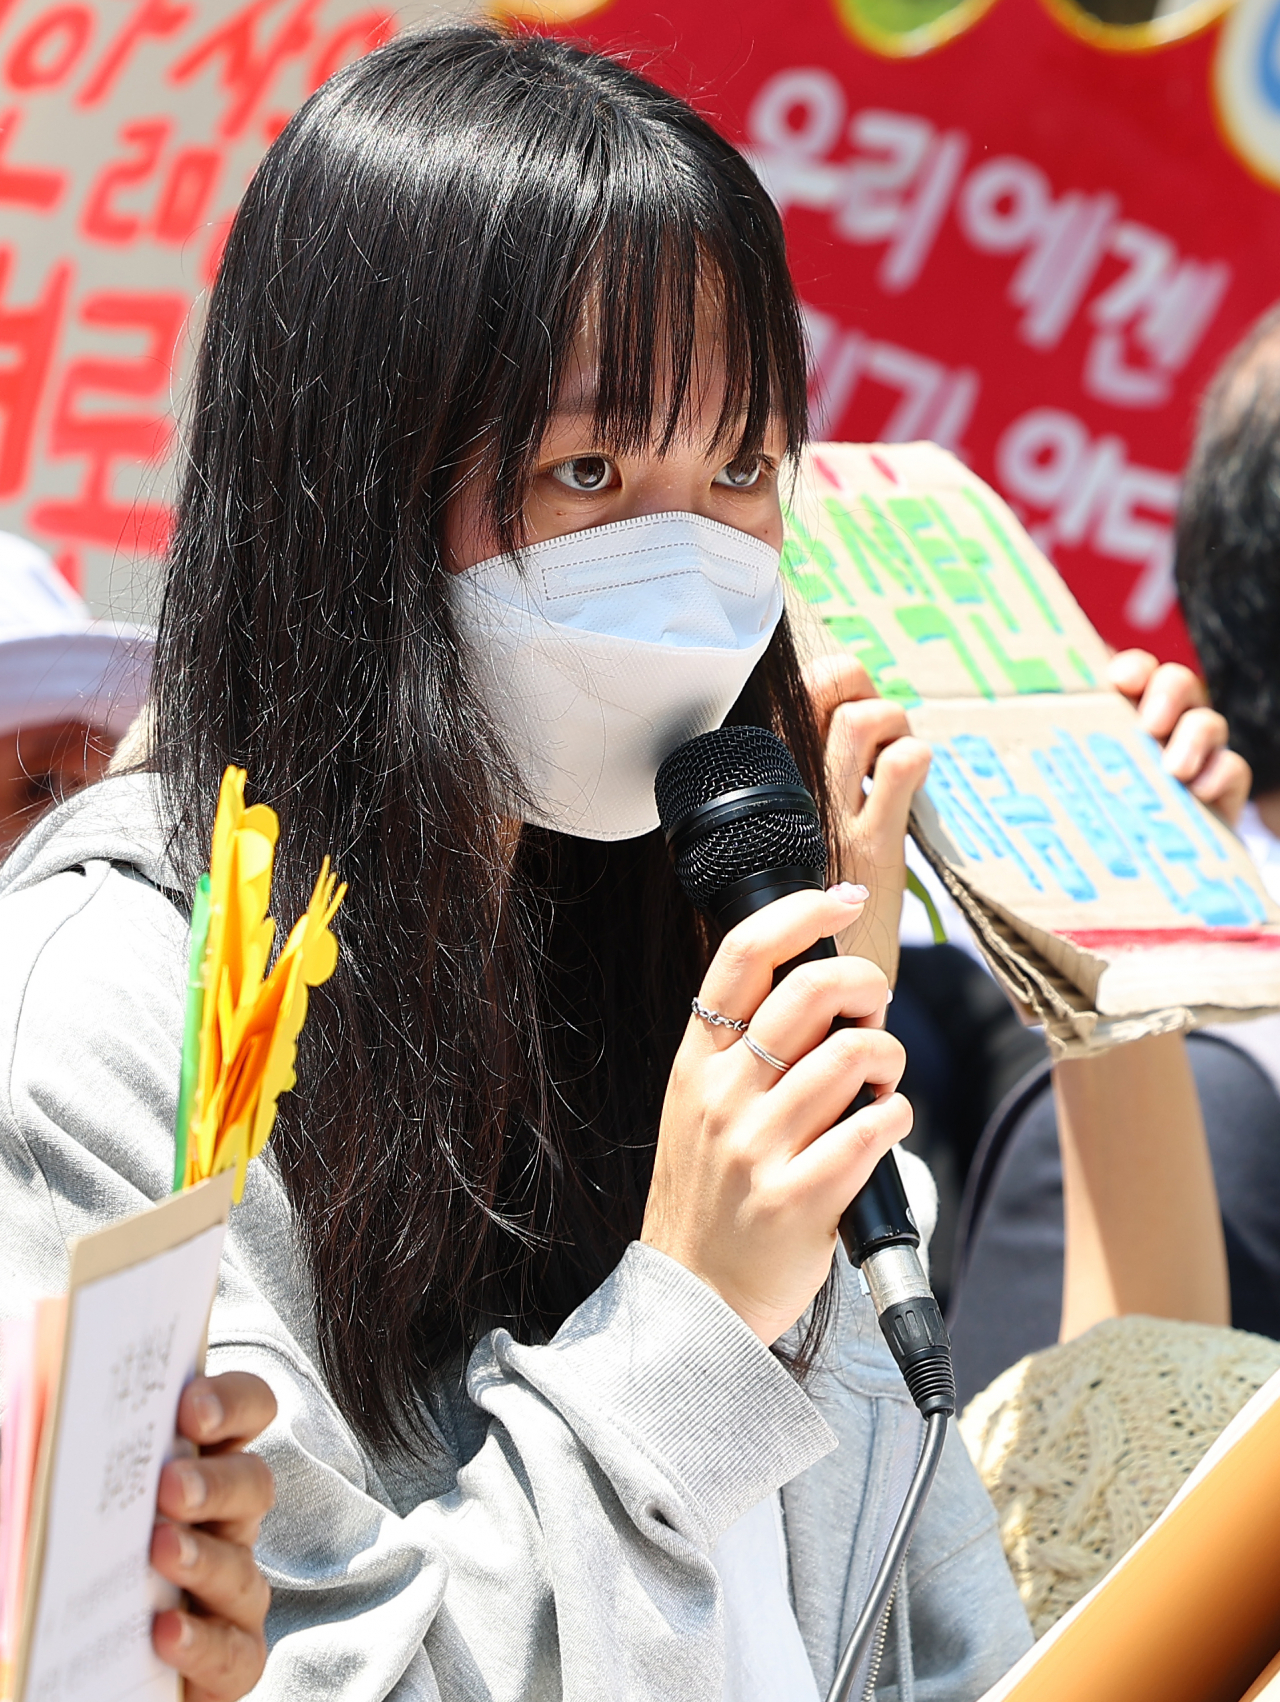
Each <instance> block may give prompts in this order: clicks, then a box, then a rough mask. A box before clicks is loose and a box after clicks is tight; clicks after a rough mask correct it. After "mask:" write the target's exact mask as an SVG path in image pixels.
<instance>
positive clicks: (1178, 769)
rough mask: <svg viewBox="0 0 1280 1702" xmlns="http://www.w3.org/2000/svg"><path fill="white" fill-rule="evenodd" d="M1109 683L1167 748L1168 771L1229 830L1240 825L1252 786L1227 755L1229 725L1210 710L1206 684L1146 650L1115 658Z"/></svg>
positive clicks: (1236, 759) (1238, 760)
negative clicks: (1219, 817)
mask: <svg viewBox="0 0 1280 1702" xmlns="http://www.w3.org/2000/svg"><path fill="white" fill-rule="evenodd" d="M1108 674H1109V677H1110V680H1111V683H1112V685H1113V686H1115V688H1116V689H1117V691H1120V692H1123V694H1124V695H1125V697H1127V698H1128V699H1129V701H1130V703H1132V704H1133V705H1134V707H1135V708H1136V709H1137V711H1138V718H1139V720H1140V721H1141V722H1142V725H1143V727H1144V728H1145V729H1146V730H1147V732H1148V733H1150V734H1151V737H1152V738H1153V739H1156V740H1158V742H1159V743H1160V744H1161V745H1163V746H1164V765H1165V767H1166V769H1168V771H1169V773H1170V774H1172V775H1173V777H1174V779H1175V780H1181V781H1183V782H1184V784H1185V785H1187V786H1189V787H1190V789H1191V791H1192V792H1193V793H1194V794H1195V796H1196V797H1197V798H1199V800H1200V802H1201V803H1202V804H1207V805H1208V806H1209V808H1210V809H1211V810H1214V811H1216V812H1217V814H1218V815H1220V816H1221V817H1222V819H1223V820H1224V821H1225V822H1226V823H1227V824H1228V826H1230V827H1234V826H1235V825H1236V823H1237V822H1238V821H1239V820H1240V813H1241V811H1242V810H1243V809H1244V806H1245V803H1246V802H1247V800H1248V797H1249V789H1250V787H1251V786H1252V785H1253V772H1252V770H1251V769H1250V767H1249V764H1248V763H1247V762H1246V761H1245V760H1244V758H1243V757H1242V756H1238V755H1237V754H1236V752H1235V751H1231V750H1228V749H1227V723H1226V721H1225V720H1224V718H1223V717H1222V716H1221V715H1219V714H1218V712H1217V711H1216V710H1214V709H1210V708H1209V706H1208V705H1209V694H1208V692H1207V691H1206V689H1205V684H1204V681H1203V680H1202V679H1200V678H1199V677H1198V676H1197V675H1196V674H1193V673H1192V671H1191V669H1190V668H1184V667H1183V666H1182V664H1181V663H1180V662H1164V663H1160V662H1157V661H1156V659H1155V657H1154V656H1152V655H1151V654H1150V652H1149V651H1146V650H1121V651H1118V652H1117V653H1116V655H1114V656H1113V657H1112V658H1111V666H1110V668H1109V669H1108Z"/></svg>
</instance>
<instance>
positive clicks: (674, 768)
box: [654, 727, 827, 910]
mask: <svg viewBox="0 0 1280 1702" xmlns="http://www.w3.org/2000/svg"><path fill="white" fill-rule="evenodd" d="M747 786H799V787H803V786H804V781H803V779H802V778H801V776H800V770H799V769H798V768H797V767H796V762H795V758H794V757H793V756H792V754H791V752H790V751H789V750H788V749H787V747H786V746H785V745H784V744H783V742H782V740H781V739H780V738H778V736H777V734H776V733H771V732H769V731H768V729H767V728H764V727H717V728H716V730H715V731H714V732H711V733H704V734H703V735H702V736H701V738H697V739H690V740H689V741H688V742H687V743H686V744H683V745H681V746H680V747H679V748H678V749H677V750H674V751H672V753H671V755H670V756H669V757H668V758H667V760H666V761H665V762H664V763H663V765H662V767H661V768H660V769H659V770H658V777H657V780H656V782H655V784H654V791H655V793H656V796H657V801H658V815H659V817H660V819H661V821H662V825H663V827H664V829H666V830H667V831H668V832H669V831H670V830H671V828H672V827H673V826H674V825H675V824H676V823H677V822H679V821H682V820H683V819H684V818H685V817H686V816H688V815H689V814H691V813H692V812H693V811H696V810H698V809H702V808H705V807H706V806H707V805H708V804H712V803H714V802H715V800H716V799H717V798H721V797H723V796H724V794H725V793H726V792H736V791H739V790H740V789H742V788H744V787H747ZM784 868H802V869H809V870H812V872H813V875H814V877H815V879H817V880H819V881H821V880H823V879H824V878H825V875H826V870H827V847H826V844H825V842H824V840H823V836H822V825H821V823H820V822H819V821H818V820H817V819H816V817H814V816H812V815H810V814H809V813H808V812H807V811H806V810H798V809H794V808H791V807H789V806H788V805H787V804H786V802H785V801H782V802H780V803H779V806H778V808H777V809H776V810H766V811H764V812H763V813H762V814H760V815H754V816H749V817H747V818H746V819H745V820H743V821H735V822H728V823H726V824H725V826H723V827H711V828H708V829H707V831H706V832H705V833H698V832H696V831H695V832H693V833H690V834H689V835H688V836H687V837H686V838H684V839H683V841H682V843H681V846H680V848H679V849H678V850H677V852H676V854H675V869H676V877H677V879H678V880H679V882H680V885H681V886H682V887H683V888H684V890H685V893H686V895H687V896H688V897H689V899H690V900H691V901H692V902H693V903H694V904H696V905H697V906H698V908H699V909H701V910H708V909H714V907H715V900H716V897H717V896H718V894H720V893H721V892H723V891H724V890H725V888H726V887H729V886H732V885H733V884H734V882H735V881H740V880H745V879H747V877H748V876H750V875H758V874H763V873H764V871H765V870H766V869H784Z"/></svg>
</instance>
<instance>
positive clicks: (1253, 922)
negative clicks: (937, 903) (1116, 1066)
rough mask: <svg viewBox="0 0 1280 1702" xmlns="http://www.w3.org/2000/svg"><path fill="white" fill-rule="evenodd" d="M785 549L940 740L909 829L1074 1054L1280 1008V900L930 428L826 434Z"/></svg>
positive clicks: (867, 658) (981, 936)
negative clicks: (1169, 759) (920, 432)
mask: <svg viewBox="0 0 1280 1702" xmlns="http://www.w3.org/2000/svg"><path fill="white" fill-rule="evenodd" d="M783 570H784V573H785V575H786V578H787V582H788V588H789V593H790V605H791V607H792V609H793V614H794V618H795V619H796V622H797V626H798V630H799V633H800V640H801V644H802V646H803V647H807V648H808V649H810V650H816V649H847V650H852V651H853V653H854V654H855V655H856V656H857V657H858V658H859V659H860V660H861V661H862V662H863V664H864V665H865V666H866V668H867V671H868V672H869V674H870V675H871V677H872V680H873V681H874V683H875V685H876V687H877V689H878V690H879V691H880V693H881V694H882V695H883V696H885V697H889V698H893V699H895V700H896V701H897V702H899V703H901V704H902V705H903V706H904V708H906V709H907V711H908V713H909V717H910V721H911V728H912V731H913V732H914V733H916V734H917V735H918V736H919V737H921V738H923V739H925V740H927V741H928V743H929V744H930V745H931V746H932V747H933V766H932V769H931V771H930V774H929V779H928V782H927V784H926V786H925V789H924V791H923V792H922V793H921V794H920V796H919V798H918V799H917V802H916V806H915V809H914V811H913V815H912V832H913V834H914V836H915V838H916V840H917V842H918V843H919V845H920V847H921V849H922V850H923V852H924V854H925V855H926V856H927V857H928V859H929V861H930V862H931V863H932V865H933V866H934V868H935V869H936V870H937V872H938V875H939V877H940V878H941V879H942V881H943V882H944V884H945V885H946V887H947V889H948V890H949V891H950V892H951V893H952V895H953V896H954V897H955V899H956V902H957V903H958V904H959V905H960V907H961V909H962V910H963V911H964V913H965V915H966V917H967V918H968V920H969V922H970V924H971V926H972V927H973V929H974V932H975V934H976V935H977V937H978V941H979V944H980V945H981V947H982V949H983V951H984V953H985V954H986V957H987V960H988V962H989V963H990V965H991V967H992V970H993V971H994V973H995V974H996V976H997V977H998V979H999V980H1000V981H1001V982H1002V984H1003V985H1004V986H1005V988H1006V990H1007V991H1008V992H1009V993H1010V995H1011V996H1012V998H1013V999H1014V1001H1015V1003H1016V1004H1017V1006H1018V1008H1019V1010H1020V1011H1021V1013H1022V1015H1023V1017H1024V1019H1025V1020H1026V1021H1027V1022H1038V1023H1040V1022H1042V1023H1044V1025H1045V1027H1046V1030H1047V1032H1048V1036H1049V1039H1050V1044H1051V1046H1053V1047H1054V1048H1055V1050H1057V1052H1058V1053H1059V1055H1063V1054H1068V1053H1079V1052H1088V1051H1096V1050H1102V1049H1105V1048H1106V1047H1108V1046H1111V1045H1115V1044H1117V1043H1119V1042H1120V1041H1123V1040H1130V1039H1134V1038H1136V1037H1137V1036H1138V1035H1140V1034H1144V1033H1156V1032H1162V1031H1165V1030H1168V1029H1178V1028H1186V1027H1190V1026H1194V1025H1197V1024H1199V1023H1203V1022H1208V1021H1220V1020H1223V1019H1224V1017H1225V1016H1245V1015H1254V1014H1258V1013H1260V1012H1261V1011H1264V1010H1269V1009H1274V1008H1276V1007H1278V1006H1280V912H1278V911H1277V909H1276V907H1275V906H1274V905H1273V904H1272V902H1271V900H1270V899H1269V898H1268V897H1267V895H1266V892H1265V890H1264V888H1263V886H1262V884H1261V881H1260V880H1259V877H1258V875H1257V873H1256V871H1255V870H1254V868H1253V865H1252V863H1251V862H1250V860H1249V857H1248V855H1247V853H1246V852H1245V851H1244V849H1243V847H1242V846H1241V845H1240V843H1239V841H1238V840H1237V839H1236V837H1235V836H1234V834H1232V833H1231V832H1230V831H1229V830H1228V829H1227V828H1226V827H1225V826H1224V825H1223V823H1222V822H1221V821H1219V819H1218V818H1217V817H1216V816H1214V815H1213V814H1212V813H1211V812H1210V811H1209V810H1207V809H1205V808H1204V806H1203V805H1202V804H1200V803H1199V802H1198V801H1197V800H1196V799H1195V798H1193V797H1192V795H1191V793H1190V792H1189V791H1188V790H1187V789H1186V787H1184V786H1182V785H1180V784H1179V783H1178V782H1177V781H1175V780H1173V779H1172V778H1171V777H1170V775H1169V774H1168V773H1166V771H1165V769H1164V767H1163V764H1162V761H1161V755H1160V751H1159V749H1158V747H1157V746H1156V744H1155V743H1154V741H1153V740H1152V739H1151V738H1150V737H1149V736H1148V735H1147V734H1146V733H1144V732H1143V730H1142V728H1141V726H1140V724H1139V722H1138V717H1137V714H1136V712H1135V711H1134V710H1133V709H1132V708H1131V706H1130V705H1129V704H1128V703H1127V702H1126V701H1125V700H1124V699H1123V698H1122V697H1121V696H1120V695H1119V693H1117V692H1116V691H1114V690H1112V689H1111V688H1110V687H1109V686H1108V685H1107V684H1106V665H1107V650H1106V646H1105V645H1104V644H1103V643H1102V641H1101V639H1100V638H1099V637H1098V635H1097V633H1096V632H1094V630H1093V629H1092V627H1091V626H1090V624H1089V622H1088V621H1087V620H1086V619H1085V617H1084V614H1083V613H1082V611H1081V610H1080V608H1079V607H1078V605H1077V604H1076V603H1075V601H1074V599H1073V598H1072V596H1071V594H1070V592H1069V591H1068V590H1067V588H1066V586H1065V585H1064V584H1063V582H1062V580H1061V579H1060V578H1059V576H1058V575H1057V574H1056V573H1055V572H1054V570H1053V568H1052V567H1051V566H1050V565H1049V563H1048V562H1047V561H1046V560H1045V559H1044V557H1043V556H1042V555H1041V554H1040V552H1039V551H1038V550H1037V549H1036V547H1035V545H1034V544H1033V543H1032V541H1031V539H1030V538H1029V537H1028V536H1027V534H1026V532H1025V530H1024V529H1023V528H1022V526H1021V525H1020V524H1019V523H1018V520H1017V519H1016V517H1015V516H1014V514H1013V513H1012V512H1011V510H1010V509H1009V508H1008V507H1007V506H1006V505H1005V504H1004V503H1003V502H1002V501H1001V499H1000V498H999V497H998V496H997V495H996V494H995V493H994V492H993V491H992V490H990V489H989V488H988V487H986V486H985V485H983V483H982V482H981V481H980V480H979V479H977V478H976V477H975V476H974V475H973V474H972V473H971V472H969V470H968V469H967V468H966V467H965V466H963V464H962V463H961V462H959V461H958V460H956V458H955V457H954V456H952V455H949V454H948V453H947V452H946V451H945V450H942V449H939V448H937V447H936V446H934V445H932V444H927V443H917V444H906V445H893V446H886V445H873V446H859V445H853V444H819V445H817V446H816V447H815V448H814V449H813V450H812V451H811V452H810V453H809V455H808V457H807V459H806V462H805V467H804V472H803V475H802V477H801V480H800V483H799V485H798V487H797V489H796V492H795V494H794V498H793V502H792V510H791V514H790V516H789V521H788V541H787V546H786V550H785V552H784V556H783Z"/></svg>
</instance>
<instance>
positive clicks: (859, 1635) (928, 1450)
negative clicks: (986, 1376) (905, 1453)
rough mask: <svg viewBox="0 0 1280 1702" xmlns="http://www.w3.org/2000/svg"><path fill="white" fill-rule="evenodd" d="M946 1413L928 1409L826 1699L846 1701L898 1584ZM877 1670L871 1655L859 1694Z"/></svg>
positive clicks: (933, 1472)
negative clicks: (911, 1468)
mask: <svg viewBox="0 0 1280 1702" xmlns="http://www.w3.org/2000/svg"><path fill="white" fill-rule="evenodd" d="M948 1417H949V1414H947V1413H945V1412H931V1413H930V1414H929V1416H928V1418H926V1419H925V1421H924V1446H923V1447H922V1448H921V1450H920V1459H919V1461H918V1462H917V1464H916V1469H915V1474H914V1476H913V1477H912V1479H911V1486H910V1488H909V1489H908V1490H907V1498H906V1500H905V1501H904V1502H903V1503H902V1511H901V1512H900V1513H899V1514H898V1522H897V1524H896V1525H895V1526H894V1527H893V1535H892V1536H891V1537H890V1538H889V1546H888V1548H887V1549H886V1550H885V1554H884V1559H883V1560H882V1561H881V1562H880V1569H879V1571H878V1572H877V1573H876V1575H875V1578H874V1580H873V1581H872V1585H871V1593H870V1595H868V1597H867V1600H866V1605H865V1606H864V1607H863V1609H862V1612H861V1613H860V1614H859V1615H858V1623H857V1624H856V1625H855V1626H854V1628H853V1630H852V1631H851V1632H850V1634H849V1641H848V1642H847V1643H846V1644H845V1646H844V1653H843V1654H842V1655H841V1657H840V1665H839V1666H838V1667H837V1668H836V1676H835V1677H834V1678H833V1679H832V1681H831V1689H830V1690H828V1692H827V1702H849V1698H850V1686H851V1685H852V1683H853V1680H854V1676H855V1674H856V1673H857V1671H858V1668H859V1667H860V1666H861V1665H862V1662H863V1658H864V1656H865V1655H866V1653H867V1650H868V1649H869V1648H870V1647H871V1644H872V1640H873V1638H874V1637H875V1634H876V1630H877V1628H878V1627H879V1628H882V1627H883V1626H884V1625H886V1624H887V1619H886V1615H887V1614H888V1611H889V1603H890V1601H891V1600H892V1598H893V1593H894V1591H895V1590H896V1588H897V1586H898V1577H899V1575H900V1573H901V1571H902V1565H903V1562H904V1561H905V1560H906V1558H907V1549H908V1548H909V1547H910V1546H911V1538H912V1537H913V1536H914V1535H915V1529H916V1525H917V1524H918V1523H919V1520H920V1515H921V1513H922V1512H923V1511H924V1503H925V1498H926V1496H927V1495H928V1493H929V1491H930V1489H932V1487H933V1480H934V1478H935V1477H936V1476H937V1475H938V1467H939V1466H940V1465H941V1464H942V1449H943V1444H944V1443H945V1442H946V1440H947V1419H948ZM883 1649H884V1643H883V1641H882V1642H881V1643H880V1645H879V1650H878V1652H877V1654H878V1653H882V1652H883ZM879 1670H880V1662H879V1659H878V1658H875V1657H873V1659H872V1662H871V1668H870V1670H869V1672H868V1673H867V1679H866V1683H865V1684H864V1686H863V1696H864V1697H867V1698H868V1699H869V1698H870V1697H871V1696H872V1694H873V1693H874V1690H875V1682H876V1676H877V1674H878V1672H879Z"/></svg>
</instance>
